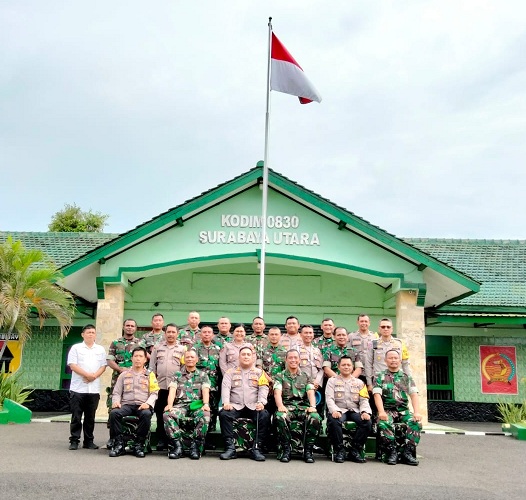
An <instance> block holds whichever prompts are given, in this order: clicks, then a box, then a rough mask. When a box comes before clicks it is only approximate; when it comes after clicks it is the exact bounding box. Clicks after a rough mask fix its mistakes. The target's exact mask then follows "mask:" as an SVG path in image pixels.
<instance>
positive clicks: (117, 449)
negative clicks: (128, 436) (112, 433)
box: [110, 436, 124, 457]
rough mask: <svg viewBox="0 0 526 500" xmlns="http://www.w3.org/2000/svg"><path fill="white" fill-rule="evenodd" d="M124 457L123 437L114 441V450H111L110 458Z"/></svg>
mask: <svg viewBox="0 0 526 500" xmlns="http://www.w3.org/2000/svg"><path fill="white" fill-rule="evenodd" d="M121 455H124V442H123V441H122V437H120V436H119V437H118V438H116V439H114V440H113V448H112V449H111V450H110V457H120V456H121Z"/></svg>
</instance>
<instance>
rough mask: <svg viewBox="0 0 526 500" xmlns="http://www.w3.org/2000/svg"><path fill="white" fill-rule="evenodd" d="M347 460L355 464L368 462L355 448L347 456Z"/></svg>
mask: <svg viewBox="0 0 526 500" xmlns="http://www.w3.org/2000/svg"><path fill="white" fill-rule="evenodd" d="M347 459H348V460H350V461H351V462H354V463H355V464H364V463H365V462H366V460H365V458H363V457H362V454H361V453H360V452H359V451H358V450H356V449H354V448H351V451H350V452H349V453H348V454H347Z"/></svg>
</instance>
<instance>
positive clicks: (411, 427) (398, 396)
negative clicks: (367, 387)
mask: <svg viewBox="0 0 526 500" xmlns="http://www.w3.org/2000/svg"><path fill="white" fill-rule="evenodd" d="M414 393H418V389H417V387H416V384H415V382H414V380H413V377H411V376H410V375H407V374H406V373H404V372H403V371H402V370H398V371H396V372H391V371H390V370H384V371H382V372H380V373H379V374H378V375H377V376H376V379H375V384H374V388H373V394H381V395H382V401H383V404H384V410H385V412H386V413H387V420H378V431H379V432H380V437H381V438H382V439H383V440H385V441H387V442H388V446H389V443H390V444H391V445H394V443H395V428H394V424H395V423H405V424H406V425H407V431H406V434H405V436H403V439H404V445H405V446H406V445H411V446H412V447H413V448H414V447H416V445H417V444H418V443H419V442H420V430H421V425H420V422H417V421H416V420H414V419H413V415H412V413H411V412H410V411H409V404H408V403H409V398H410V395H411V394H414Z"/></svg>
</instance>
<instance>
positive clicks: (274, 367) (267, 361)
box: [256, 344, 287, 378]
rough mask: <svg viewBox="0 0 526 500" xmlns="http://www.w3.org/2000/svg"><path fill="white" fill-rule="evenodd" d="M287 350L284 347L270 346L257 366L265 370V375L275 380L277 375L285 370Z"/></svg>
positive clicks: (262, 354) (264, 351) (257, 362)
mask: <svg viewBox="0 0 526 500" xmlns="http://www.w3.org/2000/svg"><path fill="white" fill-rule="evenodd" d="M286 355H287V350H286V349H285V348H284V347H283V346H282V345H277V346H273V345H270V344H269V345H268V346H267V347H266V348H265V349H264V350H263V352H262V353H261V358H259V359H258V360H257V361H256V366H259V367H261V368H263V370H264V371H265V373H266V374H267V375H269V376H270V377H272V378H274V376H275V375H276V374H277V373H280V372H282V371H283V370H284V369H285V357H286Z"/></svg>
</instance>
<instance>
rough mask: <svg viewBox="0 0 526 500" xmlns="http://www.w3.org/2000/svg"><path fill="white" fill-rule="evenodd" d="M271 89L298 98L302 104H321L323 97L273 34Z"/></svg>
mask: <svg viewBox="0 0 526 500" xmlns="http://www.w3.org/2000/svg"><path fill="white" fill-rule="evenodd" d="M270 54H271V56H270V57H271V63H272V65H271V73H270V89H271V90H277V91H278V92H283V93H285V94H291V95H295V96H298V98H299V100H300V102H301V104H308V103H309V102H312V101H316V102H321V95H320V94H319V93H318V91H317V90H316V89H315V88H314V85H312V83H311V82H310V81H309V79H308V78H307V77H306V76H305V73H304V72H303V70H302V69H301V66H300V65H299V64H298V63H297V62H296V59H294V58H293V57H292V55H291V54H290V52H289V51H288V50H287V49H286V48H285V47H284V46H283V44H282V43H281V42H280V41H279V40H278V38H277V36H276V35H274V33H272V50H271V53H270Z"/></svg>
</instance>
